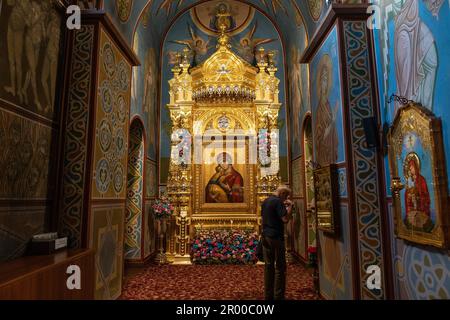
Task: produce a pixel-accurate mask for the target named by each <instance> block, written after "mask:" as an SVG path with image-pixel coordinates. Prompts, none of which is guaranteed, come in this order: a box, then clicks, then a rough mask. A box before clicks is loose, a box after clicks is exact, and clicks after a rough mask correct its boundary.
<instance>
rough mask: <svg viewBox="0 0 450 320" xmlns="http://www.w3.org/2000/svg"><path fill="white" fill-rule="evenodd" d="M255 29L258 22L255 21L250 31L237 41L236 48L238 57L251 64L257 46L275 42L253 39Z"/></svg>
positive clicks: (266, 39) (267, 39)
mask: <svg viewBox="0 0 450 320" xmlns="http://www.w3.org/2000/svg"><path fill="white" fill-rule="evenodd" d="M257 29H258V21H256V22H255V23H254V24H253V27H252V28H251V29H250V31H249V32H248V33H247V34H245V35H244V36H243V37H242V38H241V39H240V40H239V45H238V46H237V50H238V52H239V55H240V56H241V57H242V58H244V59H245V60H247V61H248V62H252V61H253V59H254V58H255V52H256V49H257V48H258V46H260V45H263V44H267V43H271V42H273V41H275V40H276V39H269V38H265V39H264V38H255V33H256V30H257Z"/></svg>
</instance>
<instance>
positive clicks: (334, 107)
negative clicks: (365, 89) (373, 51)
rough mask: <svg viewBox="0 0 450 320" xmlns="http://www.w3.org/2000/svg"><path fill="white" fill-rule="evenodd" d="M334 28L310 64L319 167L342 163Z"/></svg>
mask: <svg viewBox="0 0 450 320" xmlns="http://www.w3.org/2000/svg"><path fill="white" fill-rule="evenodd" d="M337 45H338V44H337V29H336V28H334V29H333V30H332V32H331V33H330V34H329V35H328V38H327V39H326V40H325V41H324V43H323V45H322V47H321V48H320V50H319V51H318V52H317V53H316V55H315V57H314V58H313V60H312V62H311V71H312V74H313V77H312V79H311V106H312V114H313V137H314V151H315V158H314V159H315V161H316V162H317V163H318V164H319V165H320V166H326V165H329V164H333V163H338V162H342V161H344V146H343V144H342V143H341V141H342V140H341V139H340V138H339V137H343V127H342V126H343V124H342V107H341V106H342V98H341V85H340V83H341V80H340V73H339V70H340V66H339V63H338V61H339V59H338V47H337Z"/></svg>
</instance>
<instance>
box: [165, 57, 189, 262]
mask: <svg viewBox="0 0 450 320" xmlns="http://www.w3.org/2000/svg"><path fill="white" fill-rule="evenodd" d="M187 56H188V51H187V50H185V51H184V56H183V60H182V62H181V64H180V65H179V66H176V67H174V68H173V69H172V72H173V73H174V78H173V79H172V80H170V81H169V85H170V92H169V94H170V104H169V105H168V106H167V107H168V108H169V111H170V118H171V120H172V135H171V153H172V154H171V160H170V165H169V181H168V184H167V194H168V197H169V199H170V200H171V202H172V204H173V205H174V207H175V214H174V217H173V218H172V221H171V223H170V228H169V232H170V233H169V235H168V239H167V240H168V244H169V245H168V249H169V252H168V259H169V261H171V262H173V263H190V255H189V250H188V248H189V240H190V239H189V232H188V230H189V225H190V214H191V212H190V210H191V207H192V199H191V198H192V169H191V163H192V157H191V149H192V142H191V135H192V132H191V130H192V107H193V104H194V102H193V100H192V77H191V75H190V74H189V68H190V64H189V62H188V57H187Z"/></svg>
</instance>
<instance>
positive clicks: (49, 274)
mask: <svg viewBox="0 0 450 320" xmlns="http://www.w3.org/2000/svg"><path fill="white" fill-rule="evenodd" d="M70 265H77V266H79V267H80V271H81V279H80V283H81V289H80V290H77V289H74V290H69V289H68V288H67V279H68V278H69V277H70V274H68V273H66V272H67V268H68V267H69V266H70ZM93 298H94V250H92V249H78V250H63V251H60V252H57V253H54V254H51V255H45V256H26V257H22V258H19V259H16V260H13V261H9V262H4V263H0V300H69V299H77V300H89V299H93Z"/></svg>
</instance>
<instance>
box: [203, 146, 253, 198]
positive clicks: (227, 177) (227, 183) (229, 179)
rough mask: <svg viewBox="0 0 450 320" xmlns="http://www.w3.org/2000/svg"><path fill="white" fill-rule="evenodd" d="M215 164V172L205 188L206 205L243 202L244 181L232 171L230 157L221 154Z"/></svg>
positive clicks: (224, 153)
mask: <svg viewBox="0 0 450 320" xmlns="http://www.w3.org/2000/svg"><path fill="white" fill-rule="evenodd" d="M217 163H218V165H217V167H216V168H215V171H216V172H215V174H214V175H213V176H212V177H211V179H210V180H209V182H208V184H207V186H206V190H205V191H206V203H242V202H244V180H243V179H242V176H241V174H240V173H239V172H237V171H236V170H235V169H234V167H233V164H232V163H233V161H232V158H231V156H230V155H229V154H228V153H226V152H223V153H221V154H220V155H219V156H218V157H217Z"/></svg>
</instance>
